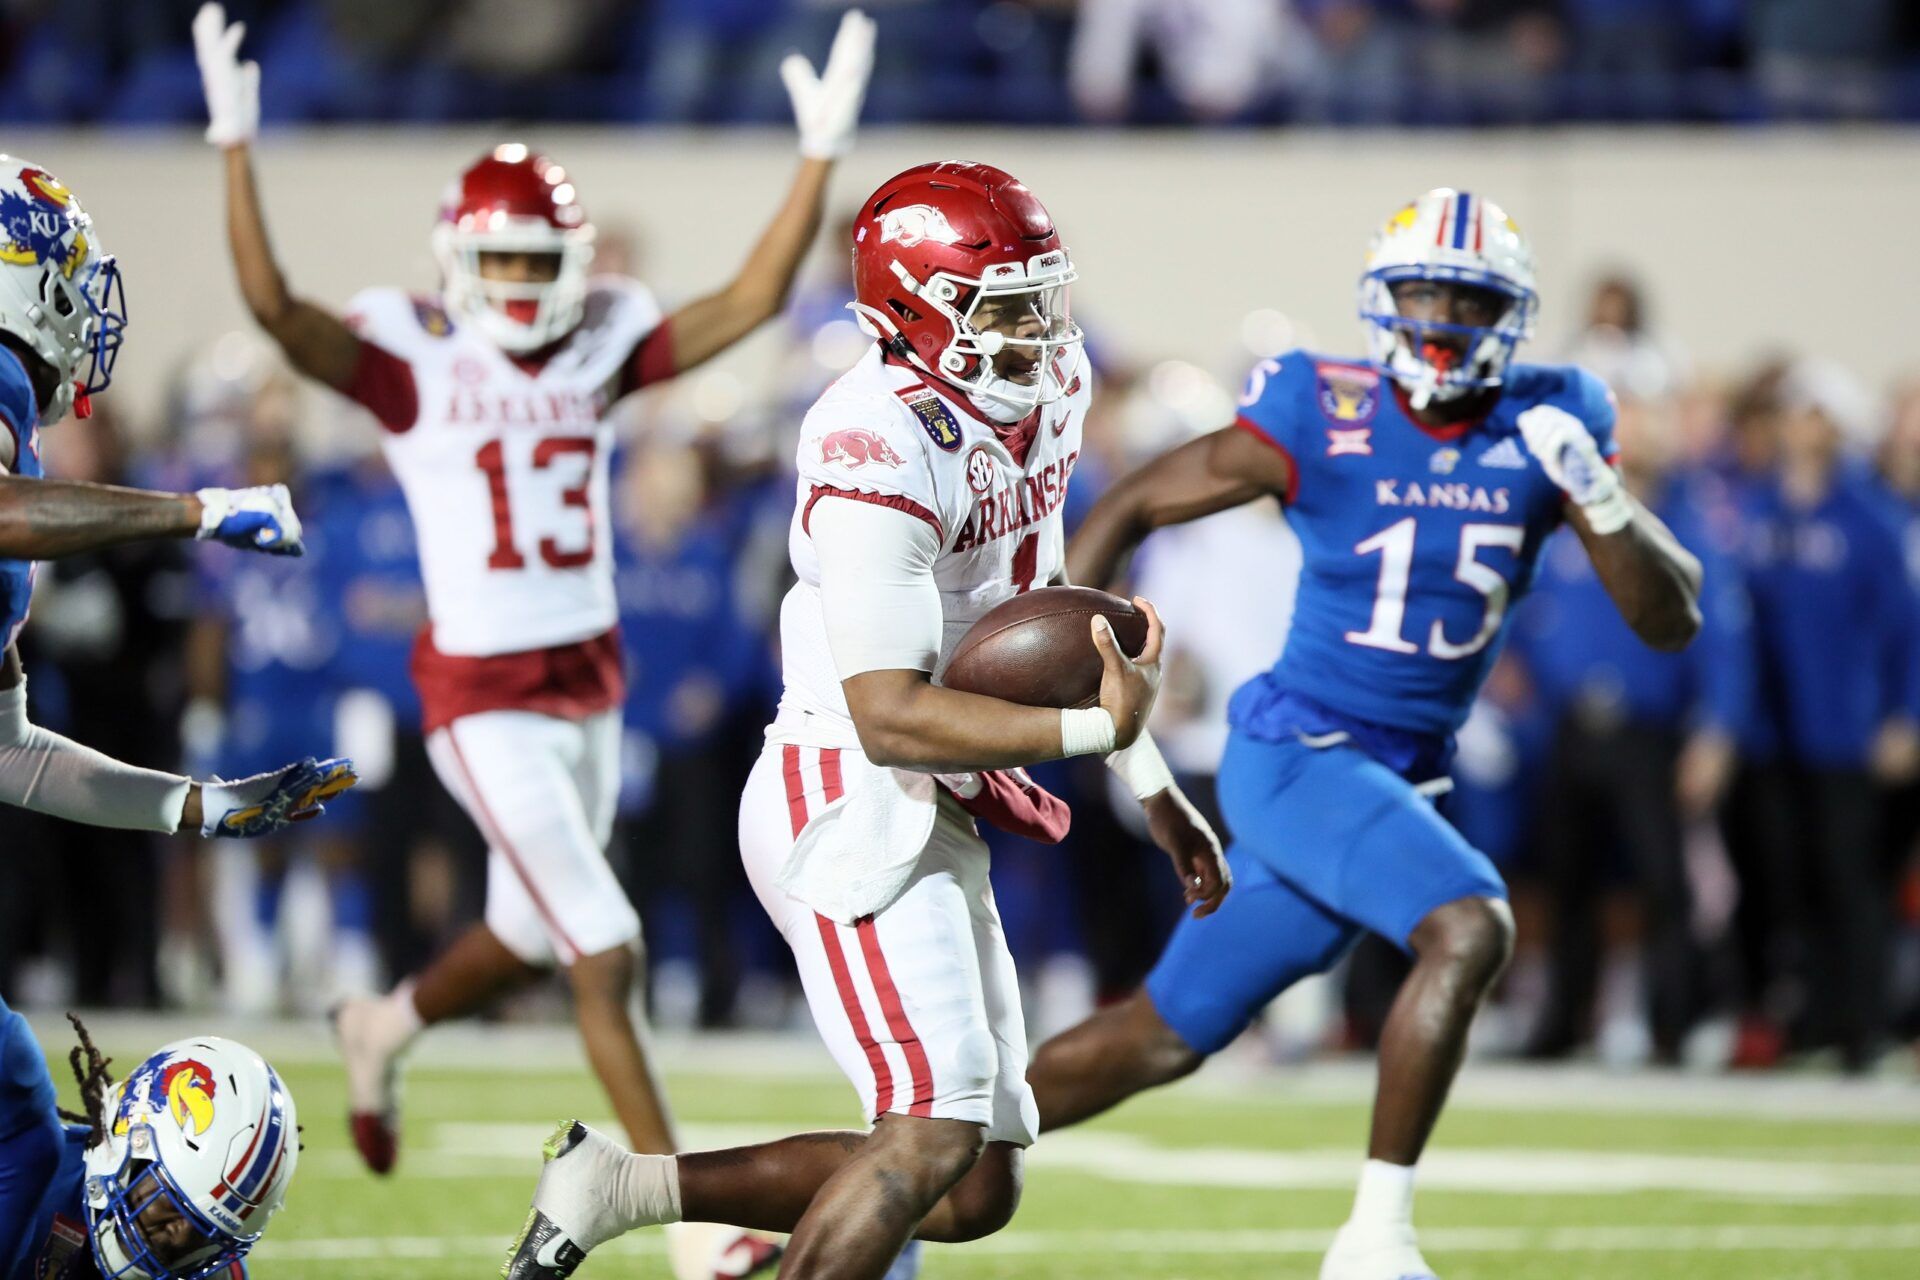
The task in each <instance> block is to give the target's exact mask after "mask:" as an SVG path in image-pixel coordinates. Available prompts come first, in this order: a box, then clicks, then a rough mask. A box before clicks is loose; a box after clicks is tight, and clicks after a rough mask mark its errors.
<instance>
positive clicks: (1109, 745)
mask: <svg viewBox="0 0 1920 1280" xmlns="http://www.w3.org/2000/svg"><path fill="white" fill-rule="evenodd" d="M1118 737H1119V734H1118V732H1117V731H1116V730H1115V729H1114V727H1113V717H1112V716H1110V715H1108V714H1107V709H1106V708H1105V707H1087V708H1084V709H1076V708H1072V707H1069V708H1068V709H1066V710H1064V711H1062V712H1061V713H1060V754H1061V755H1063V756H1094V755H1102V756H1103V755H1105V754H1107V753H1108V752H1109V751H1112V750H1113V744H1114V742H1115V741H1116V740H1117V739H1118Z"/></svg>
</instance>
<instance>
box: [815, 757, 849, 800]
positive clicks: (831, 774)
mask: <svg viewBox="0 0 1920 1280" xmlns="http://www.w3.org/2000/svg"><path fill="white" fill-rule="evenodd" d="M820 785H821V786H822V787H823V788H825V789H826V797H825V798H826V801H827V803H828V804H832V803H833V802H834V801H835V800H838V799H839V798H840V796H841V794H842V792H844V790H845V788H844V787H842V786H841V784H840V748H838V747H822V748H821V749H820Z"/></svg>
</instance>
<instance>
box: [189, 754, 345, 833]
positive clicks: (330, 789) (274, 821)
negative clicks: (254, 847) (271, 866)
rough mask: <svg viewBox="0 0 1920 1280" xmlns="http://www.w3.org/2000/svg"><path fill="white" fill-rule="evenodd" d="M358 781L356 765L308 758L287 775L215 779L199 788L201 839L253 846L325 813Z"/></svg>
mask: <svg viewBox="0 0 1920 1280" xmlns="http://www.w3.org/2000/svg"><path fill="white" fill-rule="evenodd" d="M358 781H360V775H359V774H357V773H355V772H354V771H353V761H351V760H344V759H337V758H336V759H330V760H315V759H314V758H313V757H312V756H308V757H307V758H306V759H305V760H301V761H299V762H297V763H295V764H290V765H288V766H287V767H286V768H284V769H276V770H274V771H273V772H272V773H262V774H256V775H255V776H253V777H251V778H242V779H240V780H239V781H238V782H222V781H220V780H219V779H217V778H216V779H213V780H211V781H208V782H203V783H201V784H200V834H201V835H203V836H225V837H233V838H236V839H241V840H251V839H253V838H255V837H257V836H266V835H272V834H273V833H274V832H276V831H283V830H285V829H286V828H287V827H289V826H291V825H292V824H294V823H296V822H305V821H307V820H308V819H310V818H317V817H319V816H320V815H321V814H323V813H325V812H326V811H327V810H326V805H325V803H324V801H326V800H328V799H330V798H332V797H333V796H337V795H339V794H340V793H341V792H342V791H345V790H346V789H347V788H348V787H351V786H352V785H353V784H354V783H356V782H358Z"/></svg>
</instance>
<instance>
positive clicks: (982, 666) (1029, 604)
mask: <svg viewBox="0 0 1920 1280" xmlns="http://www.w3.org/2000/svg"><path fill="white" fill-rule="evenodd" d="M1096 613H1104V614H1106V615H1107V621H1108V622H1110V623H1111V624H1113V634H1114V636H1115V637H1116V638H1117V639H1118V640H1119V641H1120V649H1121V652H1123V653H1125V654H1127V655H1128V656H1129V657H1137V656H1138V655H1139V653H1140V650H1142V649H1144V648H1145V647H1146V644H1147V615H1146V614H1144V613H1141V612H1140V611H1139V610H1138V609H1136V608H1134V607H1133V605H1132V603H1131V602H1130V601H1126V600H1122V599H1121V598H1120V597H1119V596H1115V595H1108V594H1107V593H1106V592H1104V591H1095V590H1094V589H1093V588H1092V587H1041V588H1039V589H1038V590H1035V591H1027V592H1023V593H1021V594H1020V595H1017V596H1015V597H1014V598H1013V599H1011V600H1009V601H1007V602H1006V603H1005V604H1003V605H999V606H997V607H995V608H994V609H993V610H992V611H991V612H989V613H988V614H987V615H986V616H985V617H983V618H981V619H980V621H978V622H976V623H974V624H973V626H972V627H970V628H969V629H968V631H967V634H966V635H964V636H962V637H960V647H959V648H957V649H955V650H954V651H953V660H952V661H951V662H949V663H947V669H946V671H945V672H944V673H943V674H942V675H941V677H940V683H941V684H943V685H945V686H946V687H947V688H949V689H959V690H961V691H962V692H964V693H982V694H986V695H987V696H988V697H992V698H1002V699H1005V700H1006V701H1008V702H1018V703H1020V704H1021V705H1022V706H1028V707H1091V706H1093V705H1094V704H1095V703H1096V702H1098V701H1099V700H1100V671H1101V665H1100V651H1099V650H1098V649H1096V648H1094V647H1093V627H1092V622H1093V615H1094V614H1096Z"/></svg>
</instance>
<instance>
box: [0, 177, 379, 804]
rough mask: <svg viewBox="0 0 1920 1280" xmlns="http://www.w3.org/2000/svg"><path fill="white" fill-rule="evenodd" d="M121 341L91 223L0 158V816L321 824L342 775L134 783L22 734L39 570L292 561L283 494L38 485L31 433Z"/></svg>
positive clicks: (135, 778) (44, 180)
mask: <svg viewBox="0 0 1920 1280" xmlns="http://www.w3.org/2000/svg"><path fill="white" fill-rule="evenodd" d="M126 325H127V313H126V299H125V295H124V293H123V291H122V287H121V281H120V267H119V264H118V263H117V262H116V261H115V260H114V257H113V255H112V254H110V253H108V252H107V251H106V249H105V248H104V247H103V246H102V244H101V242H100V238H99V235H98V233H97V232H96V231H95V230H94V226H93V219H92V218H90V217H88V216H87V213H86V211H85V210H84V209H82V208H81V207H80V202H79V200H77V199H75V198H74V195H73V193H72V192H71V191H69V190H67V188H66V187H65V186H63V185H62V184H61V183H60V181H59V180H58V179H57V178H55V177H54V176H53V175H52V174H50V173H48V172H47V171H46V170H45V169H42V168H41V167H40V166H38V165H36V164H31V163H29V162H27V161H25V160H19V159H16V158H14V157H13V156H8V155H0V803H6V804H14V805H20V806H22V807H23V808H27V809H32V810H35V811H37V812H40V813H45V814H51V815H53V816H54V817H58V818H65V819H67V820H68V821H71V822H81V823H86V824H88V825H90V826H97V827H116V828H120V829H122V830H129V831H154V832H161V833H168V834H171V833H173V832H176V831H185V832H198V833H199V834H201V835H207V836H261V835H266V834H268V833H270V832H273V831H277V830H279V829H281V828H283V827H285V826H286V825H287V824H288V823H289V822H297V821H301V820H303V819H307V818H313V817H317V816H319V814H320V813H321V811H322V806H323V802H324V801H325V800H326V799H327V797H328V796H331V795H333V794H336V793H337V792H340V791H344V790H345V789H346V788H348V787H350V786H352V785H353V783H354V772H353V766H352V764H351V763H350V762H348V761H345V760H314V759H312V758H308V759H305V760H301V761H296V762H295V763H293V764H290V765H288V766H286V767H285V768H283V769H276V770H274V771H273V772H271V773H265V774H261V775H259V776H258V777H253V778H247V779H244V780H242V781H238V782H222V781H220V780H219V779H218V778H214V779H209V780H208V781H205V782H195V781H194V780H193V779H191V778H183V777H180V776H178V775H176V774H171V773H162V772H160V771H158V770H154V769H141V768H136V767H135V766H133V765H129V764H123V763H121V762H120V761H118V760H113V759H110V758H108V757H107V756H104V755H101V754H100V753H99V752H98V751H94V750H92V749H90V748H88V747H85V746H82V745H80V744H79V743H77V742H73V741H71V740H69V739H67V738H64V737H62V736H61V735H59V734H57V733H49V732H48V731H47V730H45V729H42V728H40V727H39V726H38V725H35V724H33V723H32V722H31V721H30V720H28V719H27V678H26V675H25V673H24V672H23V671H22V669H21V666H20V654H19V651H18V650H17V649H16V648H15V647H14V641H15V640H16V639H17V638H18V636H19V634H20V629H21V628H22V627H23V626H25V625H26V621H27V610H28V607H29V606H30V605H31V604H32V601H33V581H34V574H35V569H36V567H37V564H38V562H39V561H41V560H52V559H56V558H58V557H60V556H70V555H79V554H81V553H83V552H87V551H93V550H97V549H99V548H102V547H111V546H117V545H119V544H120V543H123V542H133V541H137V540H139V539H142V538H189V537H191V538H202V539H209V538H210V539H218V540H219V541H221V542H225V543H227V544H228V545H230V546H235V547H240V548H242V549H245V550H251V551H260V552H265V553H268V554H271V555H299V554H300V553H301V550H302V546H301V530H300V520H299V517H298V516H296V515H294V512H293V502H292V500H291V499H290V498H289V497H288V495H287V490H286V486H284V485H275V486H272V487H270V488H257V489H202V490H201V491H200V492H198V493H194V494H186V493H144V492H141V491H139V490H135V489H120V488H115V487H113V486H111V485H100V484H69V483H62V482H60V481H57V480H47V479H44V478H42V477H43V475H44V472H43V471H42V468H41V465H40V429H41V428H42V427H51V426H52V425H54V424H55V423H57V422H59V421H60V420H61V419H63V418H65V417H66V416H67V415H68V413H70V412H71V413H72V414H74V415H75V416H76V417H81V418H84V417H86V416H87V413H88V408H89V405H90V402H91V398H92V397H93V396H95V395H98V394H99V393H100V392H102V391H104V390H106V388H107V384H108V383H109V382H110V381H111V380H112V378H113V365H114V360H115V358H116V357H117V356H118V355H119V353H120V344H121V341H122V339H123V338H124V336H125V329H126Z"/></svg>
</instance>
